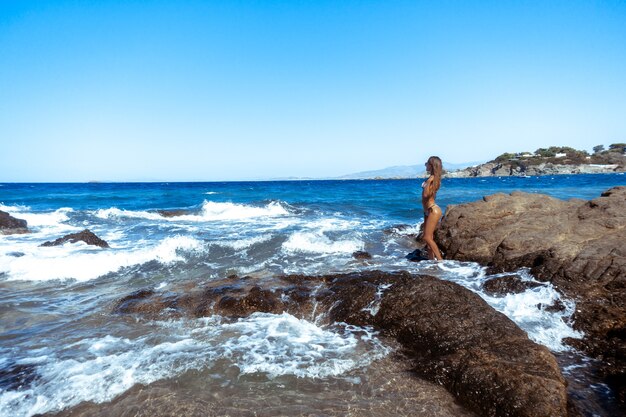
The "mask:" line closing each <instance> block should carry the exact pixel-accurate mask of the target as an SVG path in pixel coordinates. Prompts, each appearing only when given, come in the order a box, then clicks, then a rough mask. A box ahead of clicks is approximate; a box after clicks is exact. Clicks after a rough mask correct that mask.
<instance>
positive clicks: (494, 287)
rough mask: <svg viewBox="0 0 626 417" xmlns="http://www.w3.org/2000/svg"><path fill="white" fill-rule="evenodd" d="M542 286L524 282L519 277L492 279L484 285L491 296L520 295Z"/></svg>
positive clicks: (510, 276) (536, 283)
mask: <svg viewBox="0 0 626 417" xmlns="http://www.w3.org/2000/svg"><path fill="white" fill-rule="evenodd" d="M540 286H541V284H540V283H538V282H533V281H524V280H522V278H520V277H519V276H518V275H508V276H505V277H497V278H491V279H489V280H487V281H485V282H484V283H483V290H484V291H485V292H486V293H487V294H490V295H494V296H504V295H506V294H519V293H521V292H524V291H526V290H528V289H530V288H535V287H540Z"/></svg>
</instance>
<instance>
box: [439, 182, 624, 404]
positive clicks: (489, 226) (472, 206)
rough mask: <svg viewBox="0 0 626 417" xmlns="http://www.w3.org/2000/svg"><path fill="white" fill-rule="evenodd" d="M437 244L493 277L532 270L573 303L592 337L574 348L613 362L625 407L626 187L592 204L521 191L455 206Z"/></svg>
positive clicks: (613, 381)
mask: <svg viewBox="0 0 626 417" xmlns="http://www.w3.org/2000/svg"><path fill="white" fill-rule="evenodd" d="M435 239H436V241H437V244H438V245H439V247H440V248H441V249H442V250H444V251H445V252H446V254H447V257H448V258H451V259H456V260H460V261H475V262H479V263H481V264H484V265H487V266H489V270H490V272H504V271H515V270H517V269H518V268H521V267H527V268H530V272H531V273H532V274H533V275H534V276H535V277H536V278H538V279H540V280H542V281H550V282H552V283H553V284H554V286H555V288H557V290H559V291H560V292H561V293H562V294H564V295H565V296H566V297H568V298H571V299H574V300H575V301H576V313H575V314H574V316H573V319H574V327H575V328H576V329H578V330H581V331H582V332H584V334H585V338H584V339H583V341H579V342H573V341H572V343H575V344H576V346H577V347H579V348H581V349H583V350H584V351H585V352H586V353H587V354H589V355H592V356H594V357H596V358H598V359H601V360H602V361H603V363H604V364H606V365H604V368H603V371H602V372H605V373H606V376H607V378H606V382H607V383H608V384H609V385H610V386H611V388H613V389H614V390H615V392H616V396H617V397H618V398H621V399H622V405H623V406H626V404H625V403H624V398H625V397H626V355H624V351H626V245H625V244H624V242H626V187H623V186H622V187H614V188H611V189H610V190H608V191H606V192H604V193H602V195H601V196H600V197H599V198H596V199H594V200H591V201H582V200H569V201H562V200H558V199H555V198H552V197H549V196H546V195H541V194H528V193H521V192H514V193H512V194H510V195H505V194H494V195H491V196H487V197H484V199H483V201H478V202H474V203H469V204H462V205H456V206H448V207H447V210H446V215H445V217H444V218H443V220H442V222H441V226H440V228H439V229H438V230H437V232H436V234H435Z"/></svg>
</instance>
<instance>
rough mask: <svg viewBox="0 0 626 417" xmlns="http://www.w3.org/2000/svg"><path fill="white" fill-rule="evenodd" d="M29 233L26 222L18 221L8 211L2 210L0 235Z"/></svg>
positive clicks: (0, 212)
mask: <svg viewBox="0 0 626 417" xmlns="http://www.w3.org/2000/svg"><path fill="white" fill-rule="evenodd" d="M23 233H28V223H26V220H22V219H17V218H15V217H13V216H11V215H10V214H9V213H7V212H6V211H2V210H0V234H2V235H12V234H23Z"/></svg>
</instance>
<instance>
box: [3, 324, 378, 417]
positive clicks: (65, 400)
mask: <svg viewBox="0 0 626 417" xmlns="http://www.w3.org/2000/svg"><path fill="white" fill-rule="evenodd" d="M155 326H156V327H157V329H156V330H155V331H154V332H151V333H150V334H149V335H146V336H143V337H140V338H138V339H128V338H125V337H116V336H111V335H107V336H104V337H99V338H92V339H83V340H81V341H79V342H77V343H75V344H74V345H73V348H74V349H77V350H82V351H83V353H82V354H80V355H77V357H76V358H75V359H60V358H58V357H56V355H55V354H54V352H52V349H51V348H49V351H48V355H47V356H46V357H45V359H46V360H45V361H42V360H37V361H30V360H29V359H26V358H25V359H22V360H21V361H20V363H22V364H26V363H31V364H36V366H37V368H36V371H37V374H38V378H37V379H36V380H35V381H34V382H33V383H32V386H30V387H28V388H24V389H20V390H16V391H0V416H2V417H5V416H6V417H8V416H11V417H13V416H26V417H30V416H32V415H34V414H39V413H47V412H56V411H60V410H63V409H66V408H69V407H72V406H75V405H77V404H78V403H80V402H83V401H92V402H95V403H103V402H106V401H111V400H112V399H113V398H115V397H116V396H118V395H119V394H121V393H123V392H125V391H126V390H128V389H129V388H131V387H132V386H133V385H135V384H149V383H151V382H154V381H157V380H160V379H165V378H172V377H175V376H177V375H181V374H182V373H184V372H185V371H187V370H191V369H196V370H202V369H210V368H211V366H213V364H214V363H215V362H216V360H217V359H222V360H228V361H229V362H231V363H232V365H234V366H236V367H238V368H239V370H240V372H241V373H242V374H247V373H262V374H265V375H266V376H267V377H269V378H273V377H276V376H279V375H294V376H297V377H302V378H326V377H331V376H336V375H341V374H343V373H345V372H347V371H349V370H351V369H354V368H357V367H363V366H367V365H368V364H369V363H371V362H372V361H374V360H376V359H378V358H381V357H383V356H385V355H386V354H388V352H389V349H388V348H386V347H385V346H383V345H382V344H381V343H380V342H379V341H378V339H376V337H375V334H374V332H372V331H371V330H370V329H366V328H359V327H355V326H346V325H337V326H334V327H333V328H327V329H323V328H320V327H318V326H316V325H314V324H312V323H310V322H307V321H304V320H299V319H297V318H295V317H293V316H290V315H288V314H281V315H273V314H266V313H255V314H253V315H251V316H250V317H248V318H244V319H240V320H239V321H237V322H235V323H222V321H221V319H220V318H219V317H215V316H214V317H210V318H203V319H198V320H194V321H189V320H186V321H172V322H157V323H155ZM159 328H161V329H159ZM162 328H166V329H167V331H165V332H164V331H160V330H162Z"/></svg>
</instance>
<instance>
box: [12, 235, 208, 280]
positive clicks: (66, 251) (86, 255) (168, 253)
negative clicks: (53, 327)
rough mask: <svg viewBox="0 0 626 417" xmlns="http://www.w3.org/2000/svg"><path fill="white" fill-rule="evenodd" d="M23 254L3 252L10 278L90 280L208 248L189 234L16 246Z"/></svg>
mask: <svg viewBox="0 0 626 417" xmlns="http://www.w3.org/2000/svg"><path fill="white" fill-rule="evenodd" d="M16 249H17V250H19V251H20V252H22V253H23V256H20V257H14V256H9V255H6V254H5V255H0V272H4V273H5V274H6V275H7V277H8V279H9V280H29V281H46V280H51V279H76V280H78V281H87V280H90V279H94V278H98V277H100V276H102V275H105V274H107V273H109V272H114V271H117V270H119V269H120V268H122V267H127V266H131V265H139V264H142V263H145V262H148V261H152V260H156V261H158V262H161V263H163V264H169V263H173V262H180V261H184V259H185V258H184V257H183V256H182V255H181V252H194V251H195V252H197V251H203V250H206V247H205V245H204V243H203V242H201V241H199V240H197V239H194V238H191V237H188V236H173V237H169V238H166V239H164V240H163V241H161V242H160V243H159V244H157V245H155V246H152V247H147V248H140V249H139V248H130V249H128V248H117V249H116V248H112V249H101V248H98V247H95V246H90V245H87V244H84V243H82V242H77V243H69V244H65V245H62V246H55V247H43V248H42V247H32V246H29V245H25V244H24V245H21V246H19V247H18V248H16Z"/></svg>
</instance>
